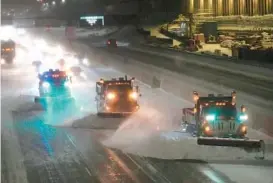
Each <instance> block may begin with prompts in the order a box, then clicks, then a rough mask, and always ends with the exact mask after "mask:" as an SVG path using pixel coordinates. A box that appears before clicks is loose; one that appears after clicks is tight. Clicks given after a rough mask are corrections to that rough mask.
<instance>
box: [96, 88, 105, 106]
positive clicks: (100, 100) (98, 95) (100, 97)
mask: <svg viewBox="0 0 273 183" xmlns="http://www.w3.org/2000/svg"><path fill="white" fill-rule="evenodd" d="M103 100H104V97H103V86H102V85H101V84H100V83H97V84H96V98H95V101H96V103H97V107H98V108H101V107H103Z"/></svg>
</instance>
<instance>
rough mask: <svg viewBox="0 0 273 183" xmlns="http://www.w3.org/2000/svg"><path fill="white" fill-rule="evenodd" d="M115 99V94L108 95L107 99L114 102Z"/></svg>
mask: <svg viewBox="0 0 273 183" xmlns="http://www.w3.org/2000/svg"><path fill="white" fill-rule="evenodd" d="M114 98H116V95H115V93H108V94H107V99H109V100H113V99H114Z"/></svg>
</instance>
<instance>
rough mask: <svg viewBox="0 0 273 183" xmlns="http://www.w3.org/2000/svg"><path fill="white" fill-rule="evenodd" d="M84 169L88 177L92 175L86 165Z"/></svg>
mask: <svg viewBox="0 0 273 183" xmlns="http://www.w3.org/2000/svg"><path fill="white" fill-rule="evenodd" d="M85 170H86V171H87V173H88V175H89V176H90V177H92V174H91V172H90V171H89V169H88V168H87V167H85Z"/></svg>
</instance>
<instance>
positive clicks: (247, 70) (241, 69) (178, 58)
mask: <svg viewBox="0 0 273 183" xmlns="http://www.w3.org/2000/svg"><path fill="white" fill-rule="evenodd" d="M147 48H148V47H147ZM147 48H146V49H145V48H140V47H133V46H131V47H128V49H130V50H133V51H138V52H140V53H141V52H143V53H149V54H155V55H161V56H163V57H167V58H172V59H175V65H177V66H178V67H180V66H181V65H183V64H184V63H189V64H195V65H199V66H201V67H208V68H212V69H217V70H221V71H225V72H230V73H231V74H232V73H234V74H241V75H244V76H248V77H251V78H258V79H263V80H269V81H273V72H272V69H267V68H261V67H257V66H251V65H247V64H241V63H235V62H232V61H230V60H228V59H227V60H224V58H221V59H220V57H219V58H218V57H216V56H211V57H205V56H204V55H201V54H194V53H188V52H182V53H174V52H170V53H169V52H168V50H164V51H163V50H149V49H147Z"/></svg>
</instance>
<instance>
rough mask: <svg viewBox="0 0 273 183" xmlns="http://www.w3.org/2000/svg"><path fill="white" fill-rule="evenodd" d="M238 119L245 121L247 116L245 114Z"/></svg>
mask: <svg viewBox="0 0 273 183" xmlns="http://www.w3.org/2000/svg"><path fill="white" fill-rule="evenodd" d="M239 119H240V120H241V121H246V120H248V116H247V115H246V114H244V115H241V116H240V117H239Z"/></svg>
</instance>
